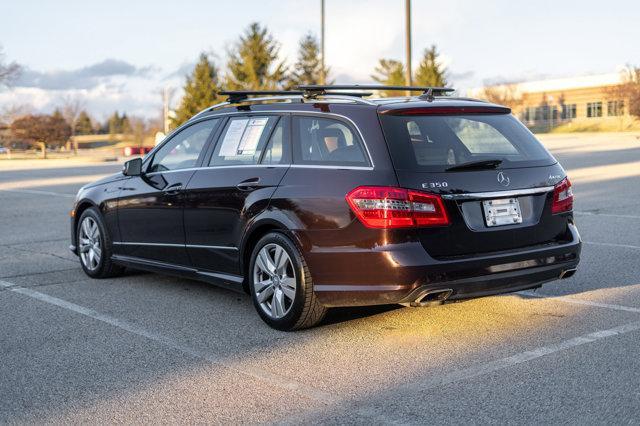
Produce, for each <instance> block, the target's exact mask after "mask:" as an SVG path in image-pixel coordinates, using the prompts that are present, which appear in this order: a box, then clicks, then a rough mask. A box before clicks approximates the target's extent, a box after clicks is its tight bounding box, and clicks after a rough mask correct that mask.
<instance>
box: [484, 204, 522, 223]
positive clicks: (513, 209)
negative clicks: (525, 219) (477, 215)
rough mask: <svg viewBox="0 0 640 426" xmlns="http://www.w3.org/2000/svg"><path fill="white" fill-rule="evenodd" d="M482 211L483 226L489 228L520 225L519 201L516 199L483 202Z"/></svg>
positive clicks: (520, 211)
mask: <svg viewBox="0 0 640 426" xmlns="http://www.w3.org/2000/svg"><path fill="white" fill-rule="evenodd" d="M482 210H483V211H484V221H485V224H486V225H487V226H488V227H490V228H492V227H495V226H507V225H517V224H520V223H522V210H521V209H520V201H519V200H518V198H516V197H510V198H496V199H493V200H484V201H482Z"/></svg>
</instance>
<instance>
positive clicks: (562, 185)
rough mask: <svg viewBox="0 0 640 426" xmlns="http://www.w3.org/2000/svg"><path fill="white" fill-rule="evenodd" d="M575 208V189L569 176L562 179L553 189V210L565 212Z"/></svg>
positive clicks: (553, 211) (554, 211)
mask: <svg viewBox="0 0 640 426" xmlns="http://www.w3.org/2000/svg"><path fill="white" fill-rule="evenodd" d="M571 210H573V189H572V187H571V182H570V181H569V178H564V179H562V181H561V182H559V183H558V184H556V186H555V188H554V189H553V205H552V206H551V212H552V213H553V214H555V213H563V212H569V211H571Z"/></svg>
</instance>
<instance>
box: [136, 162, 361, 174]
mask: <svg viewBox="0 0 640 426" xmlns="http://www.w3.org/2000/svg"><path fill="white" fill-rule="evenodd" d="M251 167H258V168H261V169H269V168H273V167H279V168H289V167H291V168H294V169H331V170H373V167H371V166H327V165H322V164H317V165H316V164H230V165H228V166H222V165H219V166H202V167H190V168H187V169H178V170H167V171H164V172H152V173H145V176H154V175H157V174H160V173H163V174H166V173H177V172H188V171H194V170H196V171H197V170H209V169H213V170H215V169H245V168H251Z"/></svg>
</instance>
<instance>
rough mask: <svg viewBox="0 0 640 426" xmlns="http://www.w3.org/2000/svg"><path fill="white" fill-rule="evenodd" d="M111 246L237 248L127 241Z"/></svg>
mask: <svg viewBox="0 0 640 426" xmlns="http://www.w3.org/2000/svg"><path fill="white" fill-rule="evenodd" d="M111 244H113V245H116V246H151V247H187V248H205V249H213V250H234V251H238V248H237V247H231V246H206V245H201V244H172V243H137V242H129V241H112V242H111Z"/></svg>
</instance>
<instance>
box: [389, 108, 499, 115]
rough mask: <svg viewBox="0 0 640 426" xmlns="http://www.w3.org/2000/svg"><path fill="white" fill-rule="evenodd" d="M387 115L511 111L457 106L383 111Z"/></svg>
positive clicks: (468, 113)
mask: <svg viewBox="0 0 640 426" xmlns="http://www.w3.org/2000/svg"><path fill="white" fill-rule="evenodd" d="M381 114H388V115H470V114H511V109H509V108H506V107H500V106H458V107H455V106H454V107H442V106H440V107H439V106H430V107H413V108H394V109H388V110H383V111H382V112H381Z"/></svg>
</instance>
